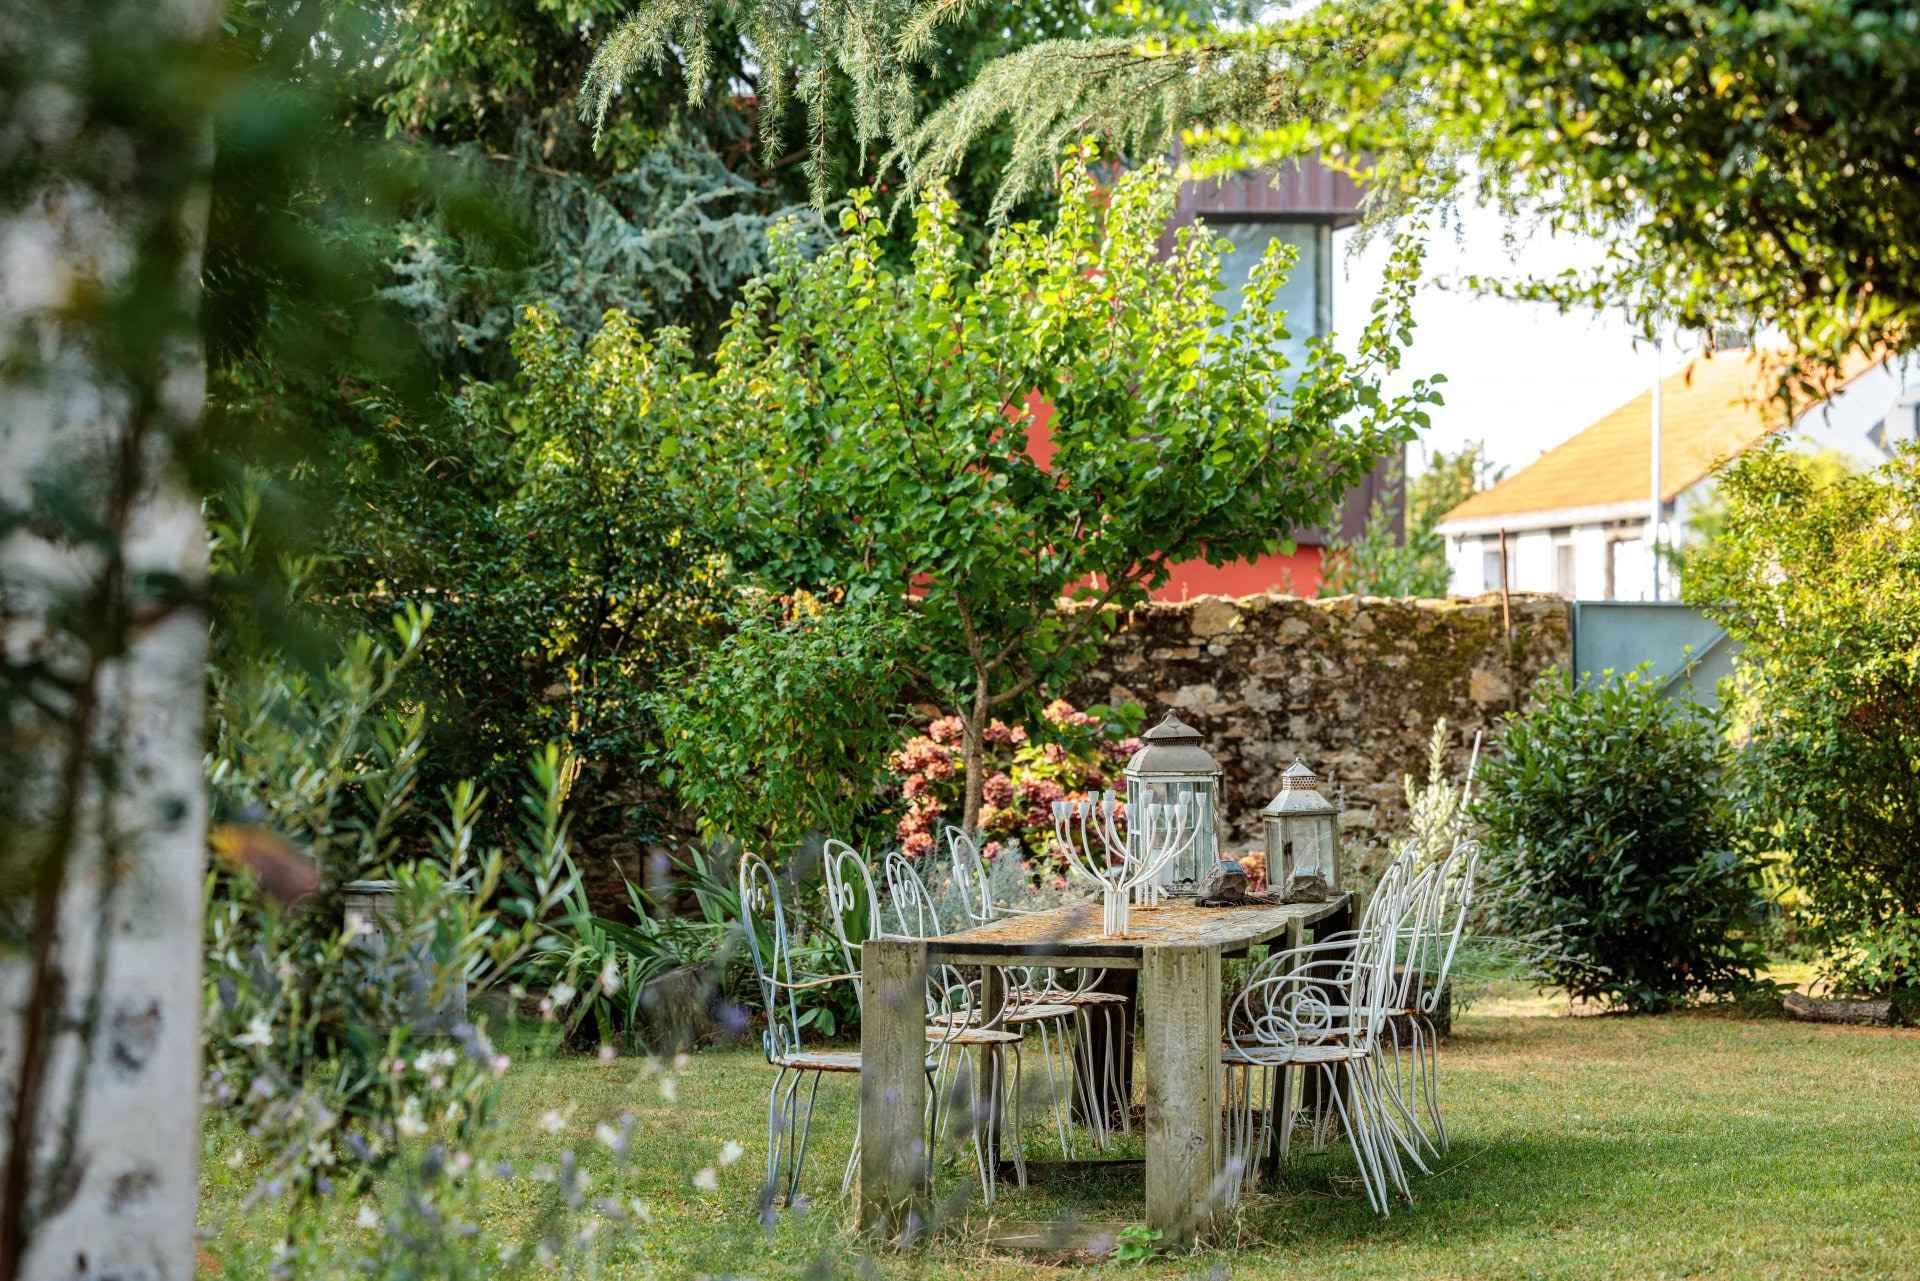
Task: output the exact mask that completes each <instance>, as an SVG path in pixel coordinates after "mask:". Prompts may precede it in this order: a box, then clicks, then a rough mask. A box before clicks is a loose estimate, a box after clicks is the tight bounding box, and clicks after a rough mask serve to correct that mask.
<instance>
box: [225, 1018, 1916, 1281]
mask: <svg viewBox="0 0 1920 1281" xmlns="http://www.w3.org/2000/svg"><path fill="white" fill-rule="evenodd" d="M1442 1070H1443V1072H1444V1078H1443V1079H1444V1088H1445V1091H1446V1106H1447V1112H1448V1117H1449V1123H1450V1125H1451V1127H1452V1130H1453V1135H1454V1144H1453V1148H1452V1150H1451V1151H1450V1152H1449V1153H1448V1154H1447V1155H1446V1157H1445V1158H1444V1159H1443V1163H1442V1165H1441V1166H1440V1167H1438V1168H1437V1170H1436V1173H1435V1174H1434V1175H1433V1176H1432V1177H1429V1178H1426V1179H1422V1180H1420V1181H1418V1182H1416V1183H1415V1185H1414V1193H1415V1196H1416V1198H1417V1200H1416V1202H1415V1204H1413V1205H1412V1206H1399V1207H1396V1209H1395V1212H1394V1214H1393V1217H1392V1218H1390V1219H1386V1220H1381V1219H1378V1218H1376V1217H1375V1216H1373V1215H1372V1214H1370V1213H1369V1212H1368V1211H1367V1208H1366V1203H1365V1201H1364V1199H1363V1198H1362V1195H1361V1192H1360V1189H1359V1187H1358V1184H1357V1183H1356V1182H1355V1181H1354V1179H1353V1177H1352V1175H1353V1167H1352V1160H1351V1157H1350V1156H1349V1155H1348V1154H1347V1152H1346V1150H1345V1148H1344V1147H1342V1148H1340V1149H1338V1150H1337V1151H1336V1152H1333V1153H1331V1154H1327V1155H1315V1156H1304V1157H1300V1158H1297V1159H1296V1161H1295V1163H1294V1166H1293V1169H1292V1170H1291V1172H1290V1173H1289V1176H1288V1180H1287V1183H1286V1185H1285V1186H1284V1187H1281V1188H1278V1189H1271V1190H1268V1191H1265V1192H1262V1193H1261V1194H1258V1195H1256V1196H1255V1197H1253V1198H1252V1199H1251V1201H1250V1203H1249V1204H1247V1205H1246V1206H1244V1207H1243V1208H1242V1209H1241V1210H1240V1211H1239V1212H1238V1214H1237V1215H1236V1216H1235V1218H1234V1219H1233V1221H1232V1222H1230V1223H1226V1224H1223V1225H1222V1227H1221V1230H1220V1232H1219V1233H1218V1235H1217V1239H1216V1241H1215V1242H1214V1243H1213V1244H1212V1246H1211V1247H1210V1248H1208V1249H1205V1250H1203V1251H1201V1252H1200V1253H1198V1254H1193V1255H1185V1256H1180V1257H1172V1258H1160V1259H1155V1260H1152V1261H1150V1262H1147V1263H1144V1264H1128V1263H1119V1262H1108V1263H1105V1264H1085V1263H1074V1264H1069V1265H1064V1266H1061V1265H1054V1264H1046V1263H1041V1264H1036V1263H1035V1262H1034V1261H1033V1260H1031V1259H1029V1258H1025V1257H1020V1256H1010V1255H1003V1254H996V1253H994V1252H992V1251H990V1250H988V1249H987V1248H986V1247H985V1246H984V1244H983V1238H984V1236H985V1231H984V1224H985V1218H984V1214H983V1213H982V1212H981V1211H980V1208H979V1206H978V1204H977V1199H978V1187H977V1185H975V1186H974V1187H973V1196H974V1198H975V1204H974V1207H973V1215H972V1217H971V1218H970V1219H969V1221H968V1223H967V1225H966V1226H965V1227H963V1228H959V1229H956V1230H954V1231H953V1232H951V1233H950V1234H949V1236H948V1237H947V1238H946V1239H943V1240H942V1241H940V1242H937V1243H935V1244H934V1245H932V1246H931V1247H929V1248H927V1249H925V1250H921V1251H916V1252H912V1253H905V1254H895V1253H883V1254H880V1255H878V1256H874V1257H870V1258H869V1257H865V1252H864V1251H863V1249H862V1247H861V1245H860V1243H859V1242H858V1241H857V1240H855V1239H854V1238H853V1237H851V1236H850V1235H848V1234H846V1233H845V1232H844V1231H843V1227H842V1225H843V1222H844V1220H845V1218H846V1207H845V1206H844V1205H842V1204H841V1203H839V1202H838V1201H837V1200H836V1199H835V1196H834V1192H835V1191H836V1189H837V1186H838V1182H839V1173H840V1164H841V1162H842V1161H843V1160H844V1158H845V1156H846V1152H847V1145H848V1141H849V1138H850V1136H851V1133H852V1125H853V1115H854V1099H855V1089H854V1085H853V1082H852V1080H851V1078H839V1079H835V1078H832V1077H829V1078H827V1081H826V1083H825V1085H824V1086H823V1087H822V1089H821V1093H820V1111H819V1114H818V1116H817V1119H816V1121H815V1125H814V1150H813V1154H812V1155H811V1157H810V1158H809V1161H808V1169H807V1181H808V1185H809V1190H810V1191H811V1192H812V1193H814V1194H815V1196H816V1197H817V1201H816V1204H815V1206H814V1207H813V1208H812V1209H810V1210H807V1211H804V1212H786V1213H783V1214H782V1215H781V1216H780V1218H779V1221H778V1223H777V1224H776V1225H775V1226H774V1227H773V1228H772V1229H771V1230H763V1229H762V1228H760V1227H759V1226H758V1224H757V1222H756V1215H755V1201H756V1197H757V1193H758V1189H759V1182H760V1179H761V1172H762V1162H763V1159H764V1142H765V1124H766V1122H765V1117H766V1090H767V1086H768V1084H769V1083H770V1080H771V1075H772V1074H771V1072H770V1071H769V1070H768V1069H767V1068H766V1067H765V1066H764V1065H763V1064H762V1063H761V1061H760V1059H759V1057H758V1055H757V1053H756V1052H754V1051H752V1050H724V1051H711V1052H707V1053H703V1054H698V1055H695V1056H693V1057H692V1058H691V1060H690V1061H689V1062H688V1063H687V1064H686V1065H685V1067H684V1069H683V1070H681V1071H679V1072H677V1073H676V1074H675V1079H674V1085H673V1088H672V1094H673V1098H672V1099H671V1100H669V1099H668V1098H666V1097H663V1092H662V1088H661V1078H660V1076H659V1075H658V1074H657V1073H655V1072H652V1071H650V1070H649V1068H648V1067H647V1065H646V1064H645V1063H644V1062H642V1061H641V1060H638V1059H616V1060H614V1061H613V1062H611V1063H601V1062H600V1061H598V1060H596V1059H595V1058H593V1057H591V1056H571V1055H567V1056H559V1057H546V1058H543V1059H540V1060H539V1061H535V1062H527V1063H524V1065H523V1066H521V1067H518V1068H516V1069H515V1071H514V1072H513V1073H512V1074H510V1076H509V1078H508V1080H509V1083H510V1084H509V1096H508V1098H507V1099H506V1101H505V1107H506V1113H505V1114H506V1116H507V1117H508V1118H509V1123H510V1124H511V1125H512V1126H513V1127H514V1135H513V1145H514V1147H515V1148H516V1153H515V1156H516V1159H518V1160H520V1161H522V1162H527V1163H531V1162H535V1161H542V1160H547V1161H551V1160H554V1159H555V1158H557V1156H558V1155H559V1153H560V1152H561V1151H562V1150H564V1149H569V1148H571V1149H573V1150H576V1151H579V1152H582V1153H586V1154H588V1155H587V1157H586V1159H587V1161H588V1162H589V1164H590V1166H592V1167H593V1168H595V1169H596V1170H603V1171H607V1173H606V1174H605V1175H604V1177H602V1178H601V1179H600V1181H599V1182H598V1183H597V1184H596V1187H595V1194H596V1195H599V1194H606V1193H612V1194H615V1195H618V1196H619V1197H621V1198H622V1199H626V1198H629V1197H639V1198H642V1199H643V1200H644V1201H645V1202H646V1203H647V1206H648V1207H649V1209H650V1211H651V1214H652V1221H651V1223H650V1224H648V1225H647V1226H645V1227H644V1228H642V1229H641V1230H640V1231H639V1232H638V1233H637V1235H635V1236H634V1237H633V1238H632V1239H631V1240H630V1241H627V1242H623V1243H622V1244H621V1245H620V1246H619V1247H618V1248H617V1250H616V1251H615V1253H614V1255H613V1256H612V1265H613V1266H612V1268H611V1270H610V1271H609V1272H608V1273H607V1275H610V1276H615V1277H646V1276H673V1277H679V1276H694V1275H700V1274H709V1275H712V1274H731V1275H741V1276H754V1277H769V1278H771V1277H810V1278H824V1277H836V1276H862V1275H864V1276H886V1277H894V1276H900V1277H911V1276H947V1275H964V1276H967V1277H978V1278H998V1277H1007V1278H1012V1277H1025V1276H1031V1275H1034V1274H1035V1273H1036V1272H1038V1273H1042V1274H1058V1275H1062V1276H1065V1275H1072V1274H1078V1273H1082V1272H1094V1273H1097V1274H1101V1275H1115V1274H1124V1275H1139V1276H1156V1277H1159V1276H1165V1277H1172V1276H1191V1275H1202V1276H1205V1275H1226V1276H1236V1277H1268V1276H1271V1277H1282V1276H1284V1277H1391V1278H1415V1277H1463V1278H1464V1277H1473V1278H1552V1277H1581V1278H1585V1277H1619V1278H1632V1279H1633V1281H1648V1279H1651V1278H1663V1277H1690V1278H1691V1277H1725V1278H1740V1279H1742V1281H1746V1279H1749V1278H1769V1277H1779V1278H1806V1277H1850V1278H1851V1277H1875V1278H1877V1277H1886V1278H1894V1277H1914V1276H1916V1275H1920V1032H1913V1031H1881V1030H1867V1029H1854V1028H1834V1027H1815V1026H1808V1025H1804V1024H1798V1023H1791V1022H1784V1021H1778V1020H1744V1019H1740V1018H1735V1017H1731V1016H1728V1015H1723V1014H1714V1013H1692V1014H1681V1015H1669V1016H1665V1017H1657V1018H1652V1017H1650V1018H1612V1017H1603V1018H1570V1017H1539V1016H1529V1015H1516V1014H1512V1013H1507V1012H1503V1010H1502V1007H1501V1005H1500V1003H1499V1002H1497V1001H1494V1002H1485V1003H1482V1004H1481V1005H1478V1006H1476V1007H1474V1009H1473V1010H1472V1011H1471V1012H1469V1013H1468V1014H1467V1015H1465V1016H1464V1017H1463V1018H1462V1019H1461V1020H1460V1021H1459V1025H1458V1027H1457V1029H1456V1034H1455V1036H1454V1039H1453V1041H1452V1042H1451V1043H1450V1044H1448V1045H1447V1046H1446V1047H1445V1048H1444V1050H1443V1053H1442ZM556 1108H557V1109H559V1110H561V1111H562V1112H563V1113H565V1115H566V1124H565V1126H564V1128H563V1129H561V1130H560V1132H559V1133H558V1134H552V1135H550V1134H548V1133H547V1132H546V1131H545V1130H544V1129H543V1128H542V1127H541V1126H540V1125H538V1124H537V1120H538V1118H540V1117H541V1116H542V1115H543V1114H544V1113H545V1112H546V1111H547V1110H549V1109H556ZM623 1110H627V1111H632V1112H633V1113H635V1114H636V1115H637V1117H638V1120H639V1124H638V1128H637V1131H636V1132H637V1134H638V1135H639V1136H640V1137H639V1140H638V1142H637V1145H636V1152H637V1160H636V1161H635V1162H634V1164H632V1165H630V1166H629V1167H628V1168H627V1169H626V1170H625V1171H623V1172H619V1173H617V1174H615V1173H613V1172H612V1164H611V1160H610V1158H609V1156H608V1154H607V1153H606V1152H605V1151H604V1150H602V1149H601V1148H600V1147H599V1146H598V1145H597V1144H596V1143H595V1140H594V1137H593V1136H594V1129H595V1126H596V1124H597V1123H599V1122H601V1121H604V1120H607V1119H609V1118H612V1117H614V1116H616V1115H617V1114H618V1113H620V1112H621V1111H623ZM1030 1125H1031V1130H1030V1133H1033V1134H1035V1135H1037V1134H1038V1133H1039V1130H1040V1127H1039V1125H1038V1124H1034V1123H1033V1121H1032V1117H1031V1114H1030ZM728 1140H736V1141H737V1142H738V1143H740V1144H741V1145H742V1146H743V1147H744V1148H745V1153H744V1155H742V1156H741V1157H739V1158H738V1159H737V1160H736V1161H734V1162H733V1163H732V1164H730V1165H726V1166H724V1167H720V1166H719V1165H718V1163H717V1158H718V1156H719V1154H720V1152H721V1149H722V1147H723V1145H724V1144H725V1143H726V1142H727V1141H728ZM236 1143H237V1140H236V1137H235V1135H234V1134H233V1132H232V1130H231V1128H230V1127H226V1126H225V1125H224V1124H223V1123H222V1122H221V1121H220V1120H219V1119H218V1118H217V1117H216V1118H213V1119H211V1120H210V1121H209V1123H208V1129H207V1140H206V1144H207V1147H206V1152H205V1156H204V1174H203V1176H202V1183H203V1188H202V1198H201V1225H202V1229H203V1231H204V1232H205V1233H206V1237H207V1242H206V1256H207V1257H208V1258H209V1260H210V1261H212V1262H216V1263H220V1264H223V1265H224V1264H227V1263H229V1262H231V1263H232V1264H233V1265H234V1266H232V1267H230V1268H228V1271H230V1272H232V1273H234V1274H238V1273H240V1272H244V1271H250V1270H251V1269H247V1268H242V1267H240V1266H238V1265H239V1263H240V1262H241V1261H242V1260H244V1259H247V1258H249V1257H251V1258H253V1259H255V1260H257V1259H258V1258H259V1256H260V1251H261V1250H262V1248H263V1247H264V1244H265V1243H266V1242H269V1241H271V1240H272V1239H273V1238H274V1236H275V1235H276V1234H277V1232H278V1225H277V1224H276V1222H275V1219H274V1216H273V1215H272V1214H269V1213H263V1212H261V1211H259V1210H252V1211H242V1210H241V1209H240V1201H241V1198H242V1197H243V1196H244V1194H245V1192H246V1190H247V1189H248V1187H249V1186H251V1184H252V1181H253V1177H252V1174H251V1173H250V1171H249V1168H248V1167H249V1161H248V1158H247V1154H246V1152H245V1151H244V1149H243V1148H236ZM1136 1150H1137V1149H1136ZM705 1167H713V1168H715V1169H717V1173H718V1188H717V1190H715V1191H701V1190H699V1189H698V1188H697V1187H696V1186H695V1175H696V1172H698V1171H699V1170H701V1169H702V1168H705ZM970 1177H971V1176H970V1174H969V1173H968V1172H967V1170H966V1169H964V1168H962V1167H959V1166H955V1167H953V1168H952V1169H951V1170H950V1171H949V1173H948V1175H947V1178H946V1180H945V1182H944V1184H943V1187H945V1188H953V1187H955V1186H957V1185H958V1181H959V1180H961V1179H970ZM533 1195H534V1194H533V1192H532V1191H531V1190H530V1189H527V1188H526V1187H525V1186H524V1185H517V1184H514V1183H511V1182H497V1183H494V1184H493V1185H492V1190H491V1191H490V1192H489V1194H488V1201H487V1205H488V1213H489V1215H490V1216H492V1217H494V1218H495V1219H496V1220H497V1221H496V1222H495V1223H494V1224H491V1225H489V1226H491V1227H493V1228H496V1229H498V1230H501V1231H504V1232H508V1233H511V1231H512V1230H513V1225H514V1224H515V1223H516V1222H518V1221H521V1219H523V1218H524V1215H525V1213H526V1207H527V1206H528V1205H530V1204H531V1199H532V1197H533ZM996 1211H997V1213H998V1214H1000V1215H1001V1216H1003V1217H1005V1218H1010V1219H1042V1218H1066V1217H1074V1216H1078V1217H1083V1218H1092V1219H1099V1220H1119V1221H1126V1220H1137V1219H1139V1218H1140V1217H1141V1215H1142V1213H1143V1209H1142V1201H1141V1191H1140V1186H1139V1182H1138V1178H1137V1176H1135V1177H1133V1178H1127V1177H1124V1176H1110V1175H1109V1176H1099V1177H1089V1178H1086V1179H1083V1180H1080V1181H1079V1182H1077V1183H1074V1184H1070V1185H1066V1186H1050V1187H1048V1188H1046V1189H1044V1190H1042V1189H1040V1188H1037V1187H1036V1188H1033V1189H1030V1190H1028V1191H1026V1192H1019V1191H1011V1190H1010V1191H1008V1192H1007V1193H1005V1194H1004V1195H1003V1196H1002V1198H1001V1199H1000V1201H999V1203H998V1205H997V1206H996ZM352 1218H353V1210H352V1208H351V1207H345V1208H343V1209H342V1211H341V1214H340V1224H339V1233H340V1236H341V1238H342V1240H343V1241H351V1240H352V1239H353V1238H354V1236H355V1235H356V1234H360V1233H363V1232H364V1230H363V1229H359V1228H356V1227H354V1226H353V1225H352Z"/></svg>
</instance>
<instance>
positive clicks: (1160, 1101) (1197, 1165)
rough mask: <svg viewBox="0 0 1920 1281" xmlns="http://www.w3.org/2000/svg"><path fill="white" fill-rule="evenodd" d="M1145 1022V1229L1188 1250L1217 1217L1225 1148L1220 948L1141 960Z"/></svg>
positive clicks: (1151, 953)
mask: <svg viewBox="0 0 1920 1281" xmlns="http://www.w3.org/2000/svg"><path fill="white" fill-rule="evenodd" d="M1140 995H1141V1001H1142V1004H1143V1005H1144V1007H1145V1009H1144V1011H1143V1014H1142V1017H1143V1018H1144V1019H1145V1022H1146V1030H1145V1033H1144V1035H1145V1044H1146V1073H1147V1089H1146V1097H1147V1136H1146V1137H1147V1223H1148V1224H1149V1225H1150V1226H1152V1227H1155V1228H1158V1229H1160V1231H1161V1232H1163V1233H1165V1234H1166V1235H1165V1240H1166V1241H1167V1242H1168V1243H1169V1244H1187V1243H1190V1242H1191V1241H1192V1240H1193V1236H1194V1232H1195V1230H1196V1229H1197V1228H1198V1227H1199V1226H1200V1224H1201V1223H1203V1222H1204V1221H1205V1220H1206V1219H1207V1218H1208V1217H1209V1216H1210V1215H1211V1214H1212V1212H1213V1209H1214V1206H1213V1205H1212V1192H1213V1181H1214V1174H1215V1171H1216V1167H1217V1166H1218V1164H1219V1149H1220V1085H1219V1080H1220V949H1219V948H1218V947H1217V946H1216V947H1209V946H1206V945H1204V944H1203V945H1186V944H1171V945H1166V946H1160V947H1152V946H1150V947H1148V948H1147V949H1146V950H1145V955H1144V956H1143V957H1142V958H1141V965H1140Z"/></svg>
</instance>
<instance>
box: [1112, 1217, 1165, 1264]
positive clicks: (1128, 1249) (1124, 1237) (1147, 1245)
mask: <svg viewBox="0 0 1920 1281" xmlns="http://www.w3.org/2000/svg"><path fill="white" fill-rule="evenodd" d="M1165 1235H1166V1234H1165V1233H1163V1232H1162V1231H1161V1230H1160V1229H1159V1228H1150V1227H1148V1226H1147V1225H1146V1224H1144V1223H1129V1224H1128V1225H1127V1226H1126V1227H1124V1228H1121V1229H1120V1231H1118V1232H1116V1233H1115V1234H1114V1237H1113V1257H1114V1258H1115V1259H1118V1260H1119V1261H1120V1262H1122V1263H1145V1262H1146V1261H1147V1260H1148V1259H1151V1258H1154V1257H1156V1256H1157V1255H1159V1254H1161V1253H1162V1252H1163V1251H1164V1248H1165V1247H1163V1246H1162V1245H1161V1244H1160V1238H1161V1237H1163V1236H1165Z"/></svg>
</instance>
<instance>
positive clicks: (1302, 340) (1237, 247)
mask: <svg viewBox="0 0 1920 1281" xmlns="http://www.w3.org/2000/svg"><path fill="white" fill-rule="evenodd" d="M1207 229H1208V230H1209V231H1211V232H1212V233H1213V234H1214V235H1215V236H1216V237H1219V238H1222V239H1224V240H1226V241H1228V242H1229V243H1230V244H1231V245H1232V248H1231V249H1229V250H1228V251H1227V252H1226V253H1224V254H1222V255H1221V259H1220V279H1221V285H1222V289H1221V291H1220V305H1221V306H1223V307H1225V308H1226V309H1227V312H1228V314H1229V315H1231V314H1232V313H1233V312H1236V311H1238V310H1240V300H1241V298H1242V296H1243V295H1244V293H1245V291H1246V287H1247V278H1248V277H1249V276H1250V275H1252V274H1253V269H1254V266H1255V265H1256V264H1257V263H1259V261H1260V259H1261V258H1262V257H1263V256H1264V255H1265V254H1266V252H1267V246H1268V245H1270V244H1272V243H1273V242H1274V241H1276V240H1277V241H1279V242H1281V243H1282V244H1287V245H1292V246H1293V247H1294V248H1295V249H1297V250H1298V251H1299V254H1300V256H1299V259H1298V260H1297V261H1296V262H1295V263H1294V265H1293V270H1292V272H1291V273H1290V274H1289V275H1288V277H1287V280H1286V283H1285V284H1283V285H1281V286H1280V293H1279V295H1278V296H1277V297H1276V298H1275V299H1274V305H1275V306H1277V307H1279V308H1280V310H1282V311H1284V312H1286V314H1287V330H1288V332H1289V337H1288V339H1287V341H1286V342H1285V343H1284V344H1282V345H1281V350H1282V351H1284V352H1285V353H1286V355H1287V359H1288V360H1289V361H1290V362H1292V364H1293V366H1294V368H1296V369H1297V368H1299V367H1300V366H1301V365H1303V364H1304V363H1305V362H1306V358H1307V342H1308V340H1309V339H1312V338H1315V337H1318V336H1319V334H1320V332H1321V325H1322V324H1323V323H1324V321H1325V319H1326V317H1325V316H1324V315H1323V314H1322V309H1321V306H1320V292H1321V291H1320V278H1321V275H1322V273H1323V272H1324V271H1325V270H1326V264H1325V263H1324V262H1322V261H1321V242H1322V240H1323V235H1322V230H1321V228H1320V227H1319V226H1317V225H1315V224H1313V223H1299V222H1226V223H1208V224H1207Z"/></svg>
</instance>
